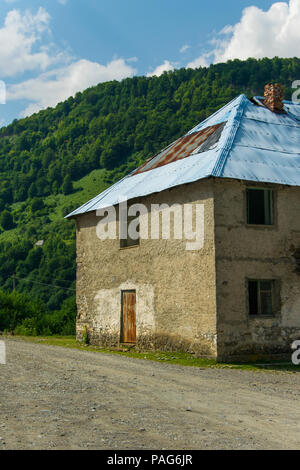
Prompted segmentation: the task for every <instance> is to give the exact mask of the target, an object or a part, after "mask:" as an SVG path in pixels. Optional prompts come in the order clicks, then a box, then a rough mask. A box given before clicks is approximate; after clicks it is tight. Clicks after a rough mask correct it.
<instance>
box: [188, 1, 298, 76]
mask: <svg viewBox="0 0 300 470" xmlns="http://www.w3.org/2000/svg"><path fill="white" fill-rule="evenodd" d="M299 25H300V0H289V2H276V3H273V5H272V6H271V7H270V9H269V10H267V11H263V10H262V9H260V8H258V7H256V6H250V7H248V8H246V9H245V10H244V11H243V14H242V18H241V20H240V21H239V22H238V23H237V24H235V25H228V26H227V27H226V28H224V29H223V30H222V31H221V32H220V33H219V35H218V36H217V37H215V38H214V39H213V41H211V43H212V45H213V49H212V50H211V51H210V52H207V53H206V54H204V55H201V56H200V57H198V58H197V59H196V60H194V61H193V62H191V63H190V64H189V66H194V67H197V66H199V65H202V63H207V62H208V61H209V62H214V63H217V62H225V61H227V60H229V59H236V58H238V59H242V60H244V59H248V58H249V57H254V58H257V59H259V58H262V57H275V56H279V57H294V56H299V50H300V49H299V43H300V27H299ZM208 59H210V60H208Z"/></svg>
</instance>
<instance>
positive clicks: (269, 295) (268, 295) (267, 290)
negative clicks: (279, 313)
mask: <svg viewBox="0 0 300 470" xmlns="http://www.w3.org/2000/svg"><path fill="white" fill-rule="evenodd" d="M274 285H275V281H252V280H251V281H250V280H249V281H248V296H249V314H250V316H259V315H260V316H264V315H266V316H272V315H274V310H275V309H274V296H275V290H274Z"/></svg>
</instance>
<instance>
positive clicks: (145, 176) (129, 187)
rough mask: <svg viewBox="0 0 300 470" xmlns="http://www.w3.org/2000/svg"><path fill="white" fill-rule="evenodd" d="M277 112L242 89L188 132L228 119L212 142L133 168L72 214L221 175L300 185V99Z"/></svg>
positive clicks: (288, 103)
mask: <svg viewBox="0 0 300 470" xmlns="http://www.w3.org/2000/svg"><path fill="white" fill-rule="evenodd" d="M284 103H285V105H284V107H285V111H286V113H284V114H278V113H273V112H272V111H270V110H269V109H268V108H266V107H265V106H263V104H262V103H261V101H259V99H257V105H256V104H254V103H253V102H252V101H250V100H248V99H247V98H246V96H245V95H240V96H238V97H237V98H236V99H234V100H233V101H231V102H230V103H229V104H227V105H226V106H224V107H223V108H222V109H220V110H219V111H217V112H216V113H215V114H213V115H212V116H211V117H210V118H208V119H206V120H205V121H203V122H202V123H200V124H199V125H198V126H196V127H195V128H194V129H192V130H191V131H190V132H188V133H187V134H186V135H187V136H188V135H190V134H192V133H195V132H199V131H202V130H203V129H206V128H207V127H209V126H215V125H217V124H221V123H225V125H224V128H223V131H222V134H221V137H220V139H219V141H218V142H217V143H215V144H214V145H213V146H212V148H210V149H208V150H206V151H205V152H203V151H202V152H201V153H195V152H193V154H192V155H191V156H189V157H187V158H184V159H182V160H181V159H179V160H177V161H173V162H171V163H168V164H166V165H164V166H161V167H158V168H154V169H151V170H148V171H146V172H142V173H135V172H133V173H131V174H129V175H128V176H126V177H125V178H123V179H122V180H121V181H119V182H117V183H116V184H114V185H113V186H112V187H110V188H108V189H107V190H106V191H103V192H102V193H101V194H99V195H98V196H96V197H95V198H94V199H92V200H91V201H89V202H87V203H86V204H84V205H83V206H81V207H79V208H78V209H76V210H75V211H73V212H71V214H69V215H68V216H67V217H73V216H76V215H80V214H84V213H86V212H90V211H94V210H97V209H101V208H104V207H109V206H112V205H115V204H118V203H119V202H120V201H121V200H124V199H125V198H126V199H128V200H130V199H134V198H136V197H142V196H146V195H149V194H152V193H156V192H160V191H163V190H165V189H169V188H172V187H174V186H179V185H181V184H186V183H192V182H195V181H197V180H200V179H203V178H207V177H210V176H215V177H219V178H234V179H239V180H246V181H258V182H268V183H280V184H285V185H291V186H300V105H298V104H295V103H292V102H289V101H285V102H284Z"/></svg>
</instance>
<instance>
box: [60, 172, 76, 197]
mask: <svg viewBox="0 0 300 470" xmlns="http://www.w3.org/2000/svg"><path fill="white" fill-rule="evenodd" d="M73 190H74V189H73V183H72V180H71V176H70V175H66V176H65V178H64V182H63V185H62V192H63V193H64V194H70V193H72V192H73Z"/></svg>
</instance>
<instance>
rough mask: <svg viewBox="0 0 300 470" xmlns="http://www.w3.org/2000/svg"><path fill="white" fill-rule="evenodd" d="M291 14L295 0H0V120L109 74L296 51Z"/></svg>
mask: <svg viewBox="0 0 300 470" xmlns="http://www.w3.org/2000/svg"><path fill="white" fill-rule="evenodd" d="M299 24H300V0H289V1H286V2H281V3H276V2H274V1H272V0H261V1H257V0H226V1H224V0H222V1H221V0H212V1H211V2H207V1H205V2H200V1H199V0H186V1H185V2H183V1H182V0H147V1H146V0H46V1H42V0H0V80H1V81H2V82H4V83H5V84H6V92H7V93H6V104H0V124H5V123H8V122H10V121H12V120H13V119H14V118H16V117H21V116H24V115H30V114H32V113H33V112H36V111H38V110H39V109H43V108H45V107H47V106H55V104H56V103H57V102H59V101H62V100H63V99H66V98H67V97H68V96H70V95H73V94H74V93H76V92H77V91H80V90H83V89H85V88H87V87H88V86H92V85H96V84H97V83H99V82H102V81H106V80H110V79H117V80H121V79H122V78H125V77H130V76H133V75H153V74H155V75H160V74H161V73H162V72H163V71H165V70H172V69H174V68H179V67H193V68H195V67H199V66H205V65H208V64H210V63H216V62H221V61H226V60H228V59H230V58H236V57H238V58H241V59H245V58H247V57H264V56H268V57H274V56H275V55H279V56H282V57H292V56H299V55H300V51H299V44H300V32H299ZM298 78H300V77H298ZM2 101H3V96H2ZM0 102H1V90H0Z"/></svg>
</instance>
